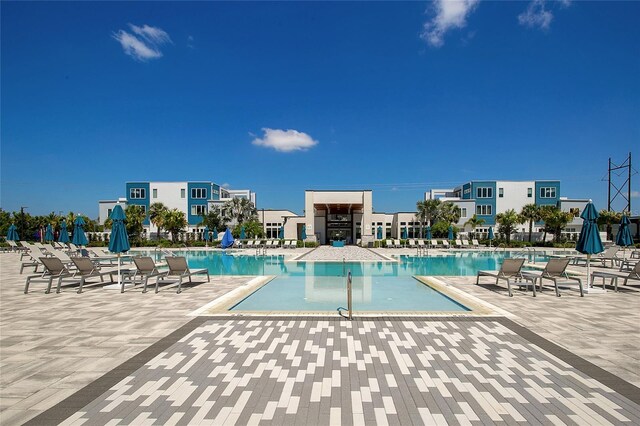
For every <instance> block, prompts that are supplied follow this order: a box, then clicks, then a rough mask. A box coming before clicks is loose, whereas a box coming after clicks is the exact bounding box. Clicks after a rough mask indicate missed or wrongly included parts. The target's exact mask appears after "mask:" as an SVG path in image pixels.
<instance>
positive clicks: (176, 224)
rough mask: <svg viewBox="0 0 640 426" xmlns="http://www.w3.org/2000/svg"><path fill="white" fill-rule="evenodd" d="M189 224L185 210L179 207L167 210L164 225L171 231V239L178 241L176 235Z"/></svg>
mask: <svg viewBox="0 0 640 426" xmlns="http://www.w3.org/2000/svg"><path fill="white" fill-rule="evenodd" d="M186 226H187V217H186V216H185V214H184V212H182V211H180V210H178V209H172V210H169V211H167V213H165V216H164V227H165V229H166V230H167V231H169V232H171V240H172V241H173V242H175V241H176V237H177V236H178V234H179V233H180V232H182V231H183V230H184V228H185V227H186Z"/></svg>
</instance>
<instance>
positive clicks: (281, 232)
mask: <svg viewBox="0 0 640 426" xmlns="http://www.w3.org/2000/svg"><path fill="white" fill-rule="evenodd" d="M278 239H280V240H284V226H281V227H280V230H279V231H278Z"/></svg>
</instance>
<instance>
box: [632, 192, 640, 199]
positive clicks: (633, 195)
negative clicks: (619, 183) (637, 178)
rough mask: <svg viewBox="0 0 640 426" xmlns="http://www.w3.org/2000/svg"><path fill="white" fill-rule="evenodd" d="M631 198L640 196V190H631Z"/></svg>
mask: <svg viewBox="0 0 640 426" xmlns="http://www.w3.org/2000/svg"><path fill="white" fill-rule="evenodd" d="M631 198H640V191H631Z"/></svg>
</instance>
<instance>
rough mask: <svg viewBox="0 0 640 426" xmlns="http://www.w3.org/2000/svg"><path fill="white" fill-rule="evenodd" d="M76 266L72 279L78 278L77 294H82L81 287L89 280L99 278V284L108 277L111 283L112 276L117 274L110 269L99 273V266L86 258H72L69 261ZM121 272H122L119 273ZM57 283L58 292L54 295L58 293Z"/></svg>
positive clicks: (114, 270) (115, 270) (116, 271)
mask: <svg viewBox="0 0 640 426" xmlns="http://www.w3.org/2000/svg"><path fill="white" fill-rule="evenodd" d="M71 260H72V261H73V264H74V265H75V266H76V272H75V273H74V274H73V277H74V278H75V277H78V276H79V277H80V286H79V287H78V294H80V293H82V287H83V286H84V283H85V281H86V280H87V279H89V278H94V277H99V278H100V281H101V282H104V276H105V275H109V278H110V279H111V282H113V274H116V275H117V274H118V270H117V269H110V270H108V271H101V270H100V266H99V265H96V264H95V263H93V262H92V261H91V259H89V258H88V257H74V258H73V259H71ZM121 272H122V271H121ZM61 281H62V280H59V281H58V290H57V291H56V293H60V282H61Z"/></svg>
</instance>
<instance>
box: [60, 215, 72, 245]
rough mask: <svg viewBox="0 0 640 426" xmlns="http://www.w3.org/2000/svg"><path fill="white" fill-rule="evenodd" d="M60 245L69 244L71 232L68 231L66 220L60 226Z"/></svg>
mask: <svg viewBox="0 0 640 426" xmlns="http://www.w3.org/2000/svg"><path fill="white" fill-rule="evenodd" d="M58 242H59V243H68V242H69V231H67V222H65V221H64V220H63V221H62V223H61V224H60V235H58Z"/></svg>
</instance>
